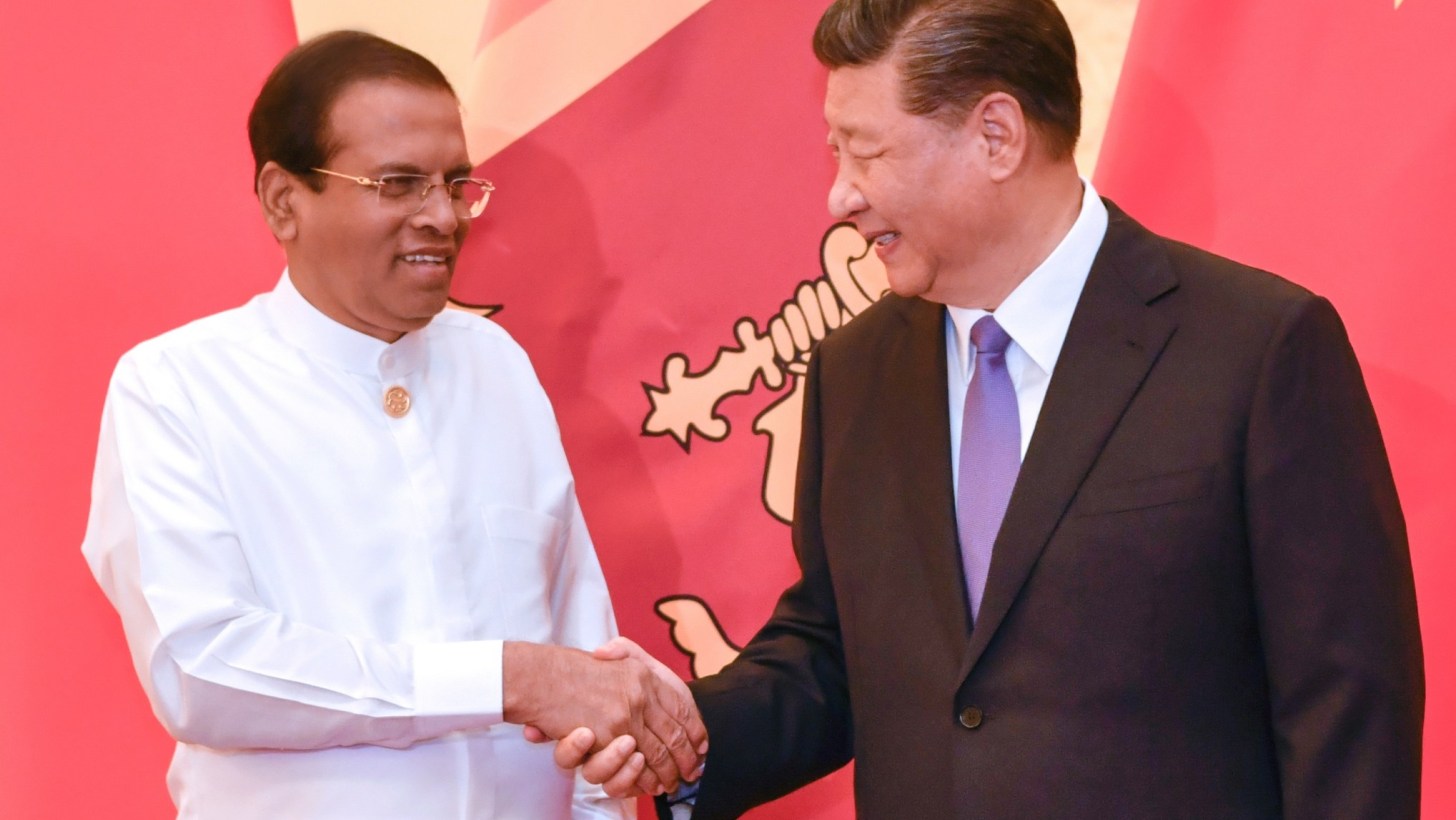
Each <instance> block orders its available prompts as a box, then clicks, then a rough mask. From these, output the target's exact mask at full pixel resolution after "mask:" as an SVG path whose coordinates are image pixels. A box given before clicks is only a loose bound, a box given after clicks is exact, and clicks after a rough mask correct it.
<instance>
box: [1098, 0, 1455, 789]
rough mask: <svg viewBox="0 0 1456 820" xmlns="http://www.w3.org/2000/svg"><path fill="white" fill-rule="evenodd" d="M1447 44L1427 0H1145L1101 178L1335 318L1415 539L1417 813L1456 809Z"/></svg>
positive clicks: (1165, 225)
mask: <svg viewBox="0 0 1456 820" xmlns="http://www.w3.org/2000/svg"><path fill="white" fill-rule="evenodd" d="M1453 42H1456V7H1453V6H1452V5H1451V4H1450V3H1443V2H1432V0H1403V2H1402V1H1401V0H1396V2H1395V3H1394V7H1392V4H1391V3H1390V2H1389V0H1368V1H1367V0H1335V1H1334V2H1331V0H1285V2H1278V3H1271V2H1267V0H1217V2H1215V0H1142V5H1141V7H1140V8H1139V10H1138V18H1137V24H1136V26H1135V28H1134V31H1133V39H1132V42H1131V44H1130V46H1129V49H1128V54H1127V59H1126V62H1125V63H1124V66H1123V73H1122V81H1121V85H1120V87H1119V89H1118V96H1117V101H1116V103H1115V104H1114V107H1113V113H1112V120H1111V122H1110V124H1109V126H1108V131H1107V137H1106V141H1105V143H1104V145H1103V150H1102V157H1101V161H1100V163H1099V165H1098V168H1097V185H1098V187H1099V189H1100V190H1101V191H1102V192H1103V193H1105V194H1107V195H1108V196H1110V197H1112V198H1114V199H1116V200H1117V201H1118V202H1119V204H1121V205H1122V206H1124V207H1125V208H1127V209H1128V211H1129V212H1130V213H1132V214H1133V216H1135V217H1137V218H1138V219H1140V220H1142V221H1144V222H1145V223H1146V224H1147V225H1148V226H1149V227H1151V228H1153V229H1154V230H1157V231H1160V232H1162V233H1165V234H1167V235H1170V236H1173V237H1175V238H1178V239H1183V240H1186V241H1188V242H1191V243H1193V244H1195V245H1199V246H1202V247H1206V248H1209V249H1211V250H1213V251H1216V252H1218V253H1221V254H1224V255H1227V256H1230V257H1233V258H1235V259H1238V260H1240V261H1243V262H1247V263H1250V264H1253V265H1257V266H1259V267H1264V268H1267V269H1269V270H1273V271H1275V272H1277V273H1280V274H1282V275H1284V276H1286V277H1288V278H1290V279H1293V280H1295V281H1297V282H1299V283H1301V284H1303V285H1305V286H1307V287H1309V288H1311V289H1312V290H1315V291H1316V292H1319V293H1321V294H1324V295H1326V296H1328V297H1329V298H1330V299H1331V300H1332V301H1333V302H1334V304H1335V306H1336V307H1337V308H1338V309H1339V310H1340V313H1341V314H1342V315H1343V316H1344V318H1345V321H1346V324H1347V325H1348V327H1349V331H1350V336H1351V338H1352V341H1353V342H1354V345H1355V349H1356V351H1357V352H1358V354H1359V355H1360V359H1361V363H1362V366H1363V368H1364V371H1365V378H1366V381H1367V382H1368V384H1369V387H1370V391H1371V394H1372V397H1373V399H1374V402H1375V406H1376V409H1377V411H1378V412H1379V415H1380V420H1381V427H1382V430H1383V432H1384V434H1385V439H1386V445H1387V448H1388V449H1389V452H1390V458H1391V463H1392V467H1393V469H1394V471H1395V478H1396V482H1397V485H1398V487H1399V490H1400V494H1401V501H1402V504H1403V506H1404V509H1405V515H1406V521H1407V526H1408V528H1409V532H1410V541H1411V552H1412V562H1413V564H1414V567H1415V572H1416V588H1417V597H1418V599H1419V605H1420V612H1421V628H1422V633H1423V639H1424V644H1425V657H1426V678H1427V688H1428V695H1427V706H1426V743H1425V778H1424V784H1425V787H1424V814H1425V816H1427V817H1452V816H1456V783H1452V782H1451V780H1450V778H1449V777H1447V776H1446V774H1447V773H1449V772H1451V771H1452V770H1456V667H1453V662H1456V604H1453V603H1452V598H1451V596H1450V595H1449V593H1448V592H1447V588H1449V587H1450V585H1451V584H1452V583H1453V582H1456V557H1453V553H1452V550H1451V547H1452V546H1453V544H1456V507H1453V505H1452V504H1451V503H1450V500H1449V499H1448V497H1447V496H1449V494H1450V487H1451V476H1452V465H1453V464H1456V352H1453V350H1456V329H1453V328H1456V324H1453V322H1452V317H1453V316H1456V281H1453V279H1452V277H1451V275H1450V272H1449V268H1450V263H1451V261H1452V259H1453V258H1456V230H1452V228H1451V223H1452V222H1453V220H1456V205H1453V204H1452V203H1453V200H1452V198H1451V192H1452V191H1453V190H1456V161H1453V160H1452V158H1451V147H1452V146H1453V145H1456V49H1453V48H1452V43H1453ZM1331 446H1339V442H1331ZM1311 503H1318V499H1311Z"/></svg>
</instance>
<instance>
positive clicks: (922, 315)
mask: <svg viewBox="0 0 1456 820" xmlns="http://www.w3.org/2000/svg"><path fill="white" fill-rule="evenodd" d="M885 298H886V299H891V300H895V301H896V302H897V303H898V305H897V308H898V310H899V313H900V317H901V319H902V320H903V321H904V323H905V324H904V325H903V326H901V327H899V328H897V329H896V332H894V333H893V334H892V335H891V336H890V337H889V338H888V339H886V340H885V344H886V345H887V346H888V349H889V350H893V351H895V352H894V353H893V354H892V355H889V356H886V357H884V358H883V359H882V361H884V362H886V363H887V364H888V365H889V367H888V368H887V370H886V371H885V372H883V373H882V374H881V375H880V379H879V383H880V385H881V388H880V389H882V390H883V391H884V393H883V395H885V396H887V397H894V398H895V401H892V402H886V403H885V407H886V408H887V409H889V408H893V410H891V411H890V413H887V418H886V423H887V427H886V429H888V430H890V431H892V437H893V441H892V442H891V443H889V446H890V447H891V448H892V450H893V452H892V453H886V454H885V457H884V458H883V459H882V463H884V464H887V465H893V466H894V469H896V470H897V471H899V472H898V474H897V475H896V480H895V482H894V484H895V486H896V487H897V491H898V492H899V493H900V504H901V505H902V513H901V515H900V520H902V521H904V522H905V527H906V530H905V538H906V539H907V540H908V541H909V542H910V544H911V548H910V551H909V555H910V556H911V558H912V559H913V560H916V561H917V562H918V563H919V568H920V571H921V573H922V575H923V579H924V587H923V588H924V589H925V590H926V594H927V595H928V596H929V598H930V603H931V605H932V609H933V611H934V612H935V617H936V619H937V621H938V622H939V624H940V628H941V631H942V633H943V635H944V638H945V640H946V642H947V643H946V646H947V648H948V650H949V651H950V652H951V653H960V652H962V651H964V648H965V646H966V638H967V636H968V634H969V628H970V612H969V610H968V608H967V605H966V590H965V581H964V573H963V571H962V569H961V563H960V553H959V551H958V550H957V549H956V548H955V545H956V522H955V498H954V492H953V490H952V484H951V459H950V456H949V454H950V450H949V445H950V420H949V418H948V416H947V407H948V401H949V400H948V397H947V387H946V349H945V344H946V342H945V309H944V308H943V307H941V306H940V305H938V304H933V303H930V302H926V301H924V300H921V299H901V298H900V297H897V296H886V297H885ZM952 656H954V654H953V655H952Z"/></svg>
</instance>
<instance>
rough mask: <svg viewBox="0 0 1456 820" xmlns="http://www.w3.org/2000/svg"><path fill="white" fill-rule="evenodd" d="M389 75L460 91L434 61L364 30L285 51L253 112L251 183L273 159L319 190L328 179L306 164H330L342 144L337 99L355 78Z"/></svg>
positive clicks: (321, 37) (322, 37) (337, 34)
mask: <svg viewBox="0 0 1456 820" xmlns="http://www.w3.org/2000/svg"><path fill="white" fill-rule="evenodd" d="M385 79H389V80H399V81H401V82H406V83H411V84H413V85H418V86H420V87H422V88H438V89H441V90H443V91H447V92H449V93H450V95H451V96H454V95H455V90H454V89H452V88H451V87H450V81H449V80H447V79H445V75H444V74H443V73H442V72H441V71H440V69H439V68H436V67H435V64H434V63H432V62H430V61H429V60H427V59H425V58H424V57H423V56H421V55H419V54H417V53H415V52H413V51H410V50H409V49H407V48H405V47H404V46H401V45H396V44H395V43H391V42H390V41H388V40H385V39H384V38H382V37H376V36H374V35H373V34H366V33H364V32H362V31H332V32H329V33H328V34H320V35H319V36H317V37H314V38H313V39H311V40H309V41H307V42H305V43H300V44H299V45H298V47H297V48H295V49H293V50H292V51H290V52H288V54H287V55H285V56H284V58H283V59H282V60H280V61H279V63H278V65H276V66H274V68H273V71H272V73H270V74H269V75H268V79H267V80H265V81H264V82H263V88H262V90H261V91H259V92H258V98H257V99H256V100H254V101H253V110H252V111H251V112H249V114H248V141H249V142H250V143H251V144H252V146H253V185H254V186H256V185H257V184H258V174H260V173H262V171H263V166H264V165H265V164H267V163H268V162H270V161H272V162H276V163H278V164H279V165H280V166H281V167H282V168H283V169H284V170H286V171H288V172H289V173H292V174H294V175H296V176H299V177H302V178H303V179H304V180H306V181H307V182H308V184H309V185H310V186H312V187H313V189H314V190H319V189H321V188H322V187H323V181H322V180H321V179H319V178H318V175H317V174H314V173H313V172H312V171H310V170H309V169H311V168H318V167H321V166H323V165H326V164H327V163H328V160H329V157H331V156H333V153H334V151H335V150H337V146H335V145H333V144H331V143H332V139H333V138H332V136H331V135H330V134H329V113H330V112H331V111H332V110H333V107H334V101H335V100H337V99H338V98H339V96H340V95H341V94H343V93H344V90H345V89H346V88H348V87H349V86H350V85H353V84H354V83H357V82H361V81H364V80H385Z"/></svg>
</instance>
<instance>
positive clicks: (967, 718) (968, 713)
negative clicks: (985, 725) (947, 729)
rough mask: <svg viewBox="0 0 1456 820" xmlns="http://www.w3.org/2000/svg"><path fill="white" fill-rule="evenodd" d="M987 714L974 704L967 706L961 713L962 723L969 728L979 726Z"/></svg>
mask: <svg viewBox="0 0 1456 820" xmlns="http://www.w3.org/2000/svg"><path fill="white" fill-rule="evenodd" d="M985 716H986V715H985V714H984V713H983V712H982V711H981V710H980V709H977V708H976V707H974V706H967V707H966V708H964V709H962V710H961V713H960V721H961V725H962V726H964V727H966V728H967V729H974V728H976V727H977V726H980V725H981V720H982V719H983V718H985Z"/></svg>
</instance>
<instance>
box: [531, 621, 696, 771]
mask: <svg viewBox="0 0 1456 820" xmlns="http://www.w3.org/2000/svg"><path fill="white" fill-rule="evenodd" d="M502 672H503V677H504V689H505V692H504V696H505V702H504V706H505V720H506V722H507V723H519V724H522V725H524V726H525V727H526V728H525V733H526V738H527V739H528V740H531V741H533V742H537V743H544V742H547V741H552V740H554V741H556V751H555V759H556V764H557V765H558V766H561V767H562V768H564V769H574V768H577V767H578V766H581V767H582V774H583V776H584V777H585V779H586V780H588V781H589V782H591V783H597V784H601V785H602V786H603V787H604V788H605V789H606V791H607V794H609V795H612V796H613V797H629V796H634V795H637V794H661V793H663V792H665V791H671V790H673V789H675V788H677V786H678V784H679V783H680V782H682V781H693V780H696V779H697V777H698V775H699V773H700V772H701V770H702V765H703V759H704V757H705V756H706V755H707V753H708V730H707V727H705V726H704V725H703V720H702V717H701V716H700V715H699V714H698V709H697V706H696V705H695V704H694V703H693V697H692V694H691V693H690V692H689V691H688V688H687V685H686V684H685V683H683V681H682V679H681V678H679V677H678V676H677V675H676V674H674V673H673V672H672V670H670V669H668V668H667V667H666V666H664V665H663V664H662V663H661V662H659V661H658V660H657V659H656V658H653V657H652V656H651V655H649V654H647V652H645V651H644V650H643V649H642V648H641V647H639V646H637V644H635V643H633V642H632V641H630V640H627V639H626V638H616V639H613V640H612V641H610V642H609V643H607V644H605V645H604V646H602V647H601V648H599V649H597V650H596V651H595V652H592V653H587V652H583V651H581V650H579V649H571V648H567V647H561V646H546V645H541V644H531V643H520V642H515V641H507V642H506V644H505V648H504V652H503V658H502Z"/></svg>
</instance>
